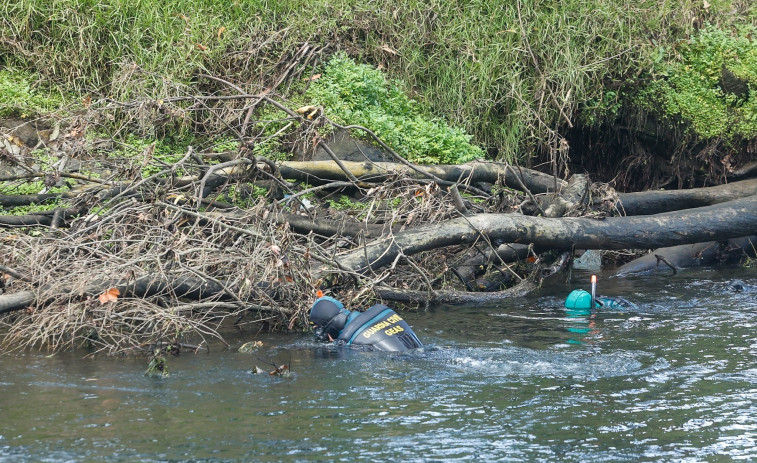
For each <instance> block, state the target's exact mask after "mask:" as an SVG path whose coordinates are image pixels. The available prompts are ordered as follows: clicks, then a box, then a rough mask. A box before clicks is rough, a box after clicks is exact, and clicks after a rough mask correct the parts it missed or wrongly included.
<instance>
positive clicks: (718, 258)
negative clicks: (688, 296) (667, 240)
mask: <svg viewBox="0 0 757 463" xmlns="http://www.w3.org/2000/svg"><path fill="white" fill-rule="evenodd" d="M753 246H757V236H746V237H741V238H734V239H730V240H728V241H706V242H704V243H694V244H681V245H678V246H671V247H666V248H659V249H655V250H654V251H652V252H650V253H649V254H646V255H644V256H641V257H639V258H637V259H634V260H632V261H631V262H629V263H627V264H625V265H622V266H621V267H620V268H618V270H617V271H616V272H615V275H616V276H626V275H631V274H634V273H645V272H652V271H654V270H657V269H658V268H659V269H662V270H664V271H668V272H670V270H671V269H670V267H668V265H672V266H673V269H672V270H673V271H675V270H677V269H682V268H688V267H696V266H699V265H709V264H717V263H724V262H728V261H732V260H737V259H739V258H741V257H743V256H744V255H746V254H752V255H753V254H754V248H753Z"/></svg>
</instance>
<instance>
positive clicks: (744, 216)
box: [337, 196, 757, 272]
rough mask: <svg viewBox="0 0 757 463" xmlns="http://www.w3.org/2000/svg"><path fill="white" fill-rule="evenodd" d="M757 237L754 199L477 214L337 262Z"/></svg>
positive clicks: (358, 264)
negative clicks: (646, 211) (682, 206)
mask: <svg viewBox="0 0 757 463" xmlns="http://www.w3.org/2000/svg"><path fill="white" fill-rule="evenodd" d="M755 232H757V196H750V197H747V198H743V199H738V200H735V201H730V202H727V203H723V204H718V205H715V206H708V207H702V208H697V209H687V210H684V211H676V212H669V213H665V214H658V215H653V216H638V217H611V218H606V219H589V218H569V217H568V218H558V219H549V218H542V217H531V216H522V215H515V214H479V215H476V216H470V217H462V218H456V219H452V220H448V221H446V222H442V223H438V224H433V225H428V226H423V227H418V228H416V229H411V230H407V231H404V232H400V233H397V234H394V235H392V236H388V237H385V238H382V239H380V240H377V241H374V242H373V243H371V244H368V245H366V246H365V247H363V248H360V249H356V250H354V251H351V252H349V253H348V254H346V255H344V256H342V257H338V258H337V261H338V263H339V264H340V266H341V267H342V268H347V269H351V270H354V271H357V272H365V271H367V270H369V269H377V268H380V267H383V266H384V265H387V264H389V263H391V262H393V261H394V260H395V259H396V258H397V257H399V256H401V255H404V256H411V255H413V254H417V253H419V252H422V251H428V250H431V249H436V248H441V247H445V246H452V245H458V244H463V243H472V242H474V241H476V240H478V239H481V237H484V238H486V239H489V240H491V241H500V242H510V243H534V245H536V246H540V247H546V248H555V249H571V248H577V249H626V248H641V249H651V248H659V247H664V246H673V245H678V244H686V243H698V242H702V241H713V240H723V239H729V238H737V237H740V236H745V235H749V234H754V233H755Z"/></svg>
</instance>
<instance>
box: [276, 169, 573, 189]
mask: <svg viewBox="0 0 757 463" xmlns="http://www.w3.org/2000/svg"><path fill="white" fill-rule="evenodd" d="M342 164H343V165H344V167H345V168H346V169H347V170H348V171H349V172H350V174H352V175H353V176H355V177H356V178H357V179H358V180H362V181H369V182H382V181H384V180H386V179H388V178H390V177H392V176H395V175H397V174H402V175H406V176H408V177H410V178H413V179H420V180H423V179H428V176H426V175H424V174H423V173H421V172H419V171H418V170H415V169H413V168H412V167H410V166H406V165H403V164H398V163H393V162H370V163H369V162H349V161H342ZM418 167H419V169H420V170H422V171H423V172H427V173H429V174H432V175H434V176H436V177H437V178H440V179H442V180H445V181H449V182H456V183H463V184H464V183H478V182H486V183H496V182H497V181H498V180H500V179H501V180H503V181H504V183H505V185H506V186H508V187H510V188H513V189H517V190H522V189H523V187H525V188H527V189H528V190H529V191H531V193H546V192H548V191H554V190H555V182H556V183H557V187H558V188H562V187H563V186H564V185H565V182H564V181H562V180H560V179H557V181H555V178H554V177H553V176H551V175H547V174H544V173H541V172H538V171H535V170H531V169H525V168H520V167H513V166H510V165H508V164H501V163H490V162H471V163H468V164H461V165H427V166H418ZM278 168H279V172H280V173H281V176H282V177H284V178H290V179H296V180H302V181H305V182H307V183H316V182H322V181H327V180H329V181H333V180H346V179H347V175H346V174H345V172H344V171H343V170H342V169H341V168H340V167H339V166H338V165H337V164H336V163H334V162H333V161H287V162H282V163H281V164H278Z"/></svg>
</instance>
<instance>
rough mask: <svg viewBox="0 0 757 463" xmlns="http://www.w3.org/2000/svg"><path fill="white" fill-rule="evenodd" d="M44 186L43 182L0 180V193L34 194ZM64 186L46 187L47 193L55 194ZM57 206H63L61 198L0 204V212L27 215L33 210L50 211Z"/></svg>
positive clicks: (64, 188)
mask: <svg viewBox="0 0 757 463" xmlns="http://www.w3.org/2000/svg"><path fill="white" fill-rule="evenodd" d="M43 188H45V184H44V182H41V181H30V182H24V183H15V182H0V195H36V194H38V193H39V192H40V191H42V189H43ZM66 189H67V188H66V187H52V188H48V191H47V192H48V193H50V194H55V193H61V192H63V191H65V190H66ZM57 207H64V205H63V201H62V200H54V199H50V200H47V201H45V202H43V203H32V204H28V205H25V206H14V207H3V206H0V214H3V215H27V214H31V213H33V212H44V211H51V210H53V209H55V208H57Z"/></svg>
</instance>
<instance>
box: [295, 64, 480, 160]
mask: <svg viewBox="0 0 757 463" xmlns="http://www.w3.org/2000/svg"><path fill="white" fill-rule="evenodd" d="M306 98H307V99H308V101H309V102H310V103H313V104H319V105H322V106H323V107H324V111H325V113H326V115H327V116H328V117H330V118H331V119H333V120H334V121H335V122H337V123H340V124H346V125H349V124H355V125H362V126H365V127H367V128H369V129H371V130H372V131H374V132H375V133H376V135H378V137H379V138H381V139H382V140H383V141H384V142H386V143H387V144H388V145H389V146H391V147H392V149H394V150H395V151H396V152H397V153H398V154H400V155H401V156H403V157H404V158H406V159H408V160H409V161H412V162H417V163H423V164H439V163H443V164H456V163H462V162H467V161H471V160H473V159H476V158H480V157H483V152H482V151H481V149H480V148H478V147H477V146H474V145H472V144H471V143H470V139H471V136H470V135H467V134H465V132H463V130H461V129H459V128H454V127H450V126H448V125H447V124H446V123H444V122H443V121H442V120H440V119H435V118H429V117H427V116H426V115H424V114H423V113H422V111H421V109H420V108H419V105H418V104H417V103H416V102H415V101H414V100H412V99H410V98H409V97H408V96H407V94H406V93H405V92H404V91H403V90H402V89H401V87H400V86H399V84H398V83H397V82H393V81H389V80H387V79H386V77H384V75H383V73H382V72H381V71H380V70H378V69H376V68H374V67H372V66H369V65H366V64H357V63H355V62H354V61H353V60H351V59H350V58H348V57H347V56H345V55H343V54H339V55H336V56H335V57H333V58H332V59H331V60H330V61H329V63H328V64H327V66H326V68H325V70H324V72H323V77H321V78H320V79H319V80H316V81H315V82H313V84H312V85H311V87H310V88H309V89H308V91H307V92H306Z"/></svg>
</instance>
